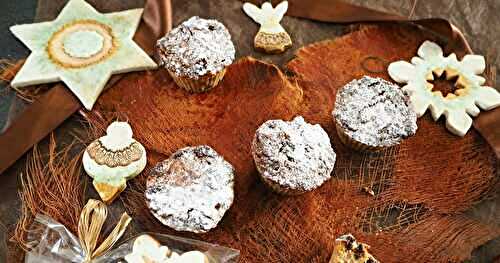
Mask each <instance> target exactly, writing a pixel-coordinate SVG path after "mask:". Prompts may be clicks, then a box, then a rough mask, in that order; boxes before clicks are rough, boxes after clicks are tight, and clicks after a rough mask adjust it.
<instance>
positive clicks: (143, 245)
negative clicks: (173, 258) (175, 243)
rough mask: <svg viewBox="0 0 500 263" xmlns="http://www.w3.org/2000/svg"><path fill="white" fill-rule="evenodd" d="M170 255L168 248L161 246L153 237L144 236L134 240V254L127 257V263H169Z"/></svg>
mask: <svg viewBox="0 0 500 263" xmlns="http://www.w3.org/2000/svg"><path fill="white" fill-rule="evenodd" d="M170 253H171V252H170V249H169V248H168V247H166V246H162V245H160V243H159V242H158V241H156V240H155V239H154V238H152V237H151V236H149V235H142V236H139V237H137V238H136V239H135V240H134V245H133V247H132V253H130V254H128V255H126V256H125V261H127V262H128V263H156V262H158V263H160V262H161V263H163V262H169V261H168V260H169V255H170ZM174 253H175V252H174Z"/></svg>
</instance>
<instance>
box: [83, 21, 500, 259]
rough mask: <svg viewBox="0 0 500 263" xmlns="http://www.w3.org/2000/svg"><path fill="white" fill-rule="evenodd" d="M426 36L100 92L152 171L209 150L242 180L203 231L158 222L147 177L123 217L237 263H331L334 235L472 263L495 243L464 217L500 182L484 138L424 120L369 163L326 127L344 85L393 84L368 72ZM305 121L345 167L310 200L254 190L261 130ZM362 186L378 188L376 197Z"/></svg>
mask: <svg viewBox="0 0 500 263" xmlns="http://www.w3.org/2000/svg"><path fill="white" fill-rule="evenodd" d="M428 38H432V36H430V35H429V34H428V33H427V32H423V31H421V30H420V29H418V28H416V27H413V26H406V25H389V24H386V25H378V26H363V27H362V28H361V29H359V30H357V31H355V32H353V33H350V34H348V35H345V36H343V37H341V38H337V39H334V40H328V41H324V42H320V43H317V44H313V45H310V46H306V47H304V48H302V49H300V50H299V51H298V52H297V57H296V58H295V59H293V60H292V61H290V62H289V63H288V65H287V67H286V69H285V72H287V73H289V74H288V76H287V75H285V74H284V73H282V71H281V70H280V69H278V68H277V67H276V66H273V65H270V64H267V63H264V62H261V61H257V60H254V59H251V58H243V59H240V60H239V61H237V62H235V63H234V64H233V65H232V66H230V67H229V69H228V73H227V74H226V77H225V79H224V81H223V82H222V84H221V85H220V86H219V87H217V88H216V89H214V90H213V91H211V92H209V93H206V94H188V93H187V92H185V91H183V90H182V89H179V88H177V87H176V86H175V84H174V83H173V81H172V79H171V78H170V77H169V76H168V74H166V72H164V71H162V70H159V71H155V72H149V73H147V74H144V73H142V74H141V73H135V74H130V75H129V76H127V77H126V78H124V79H123V80H122V81H121V82H120V83H118V84H117V85H116V86H115V87H114V88H113V89H111V90H109V91H108V92H106V93H105V94H103V96H102V98H101V99H100V100H99V101H98V104H97V105H96V109H97V111H98V112H100V114H101V116H103V117H104V119H105V120H106V121H110V120H111V119H113V118H116V117H118V118H120V119H127V120H128V121H129V122H130V123H131V125H132V127H133V129H134V132H135V137H136V139H137V140H139V141H140V142H141V143H143V144H144V145H145V147H146V148H147V149H148V151H149V160H148V161H149V167H151V166H152V165H154V164H155V163H156V162H157V161H160V160H162V159H164V158H167V157H168V155H170V154H171V153H173V152H174V151H175V150H177V149H178V148H180V147H184V146H187V145H198V144H208V145H211V146H212V147H213V148H214V149H216V150H217V151H218V152H219V153H220V154H222V155H223V156H224V157H225V158H226V159H227V160H228V161H229V162H231V163H232V164H233V165H234V166H235V169H236V173H237V176H236V185H235V195H236V199H235V202H234V204H233V206H232V208H231V209H230V210H229V212H228V213H227V215H226V216H225V217H224V219H223V220H222V222H221V223H220V224H219V226H218V227H217V228H216V229H214V230H213V231H211V232H210V233H207V234H203V235H193V234H188V233H179V232H175V231H172V230H170V229H168V228H167V227H163V226H162V225H161V224H160V223H159V222H158V221H156V219H155V218H154V217H153V216H152V215H151V214H150V213H149V211H148V209H147V207H146V206H145V201H144V197H143V191H144V185H145V179H146V177H147V171H146V172H144V173H143V174H141V175H139V176H138V177H137V179H135V180H132V182H131V185H130V187H129V188H130V189H128V190H127V191H126V192H125V193H124V194H123V201H124V203H125V206H126V208H127V210H128V211H129V212H130V213H131V214H132V215H133V217H134V219H135V220H136V221H137V223H138V224H137V225H138V226H139V227H140V229H142V230H144V231H155V232H164V233H174V234H177V235H183V236H189V237H194V238H198V239H203V240H207V241H211V242H216V243H219V244H222V245H227V246H231V247H233V248H237V249H240V250H241V253H242V262H311V261H313V262H325V261H326V260H327V259H328V257H329V254H330V252H331V249H332V245H333V240H334V238H335V237H337V236H338V235H340V234H344V233H347V232H351V233H353V234H355V235H356V236H358V237H359V238H360V239H361V240H363V241H365V242H367V243H369V244H371V245H372V250H373V252H374V254H375V256H376V257H378V258H379V259H380V260H381V261H382V262H412V261H413V260H418V261H422V260H423V261H429V260H433V261H437V262H439V261H448V260H453V261H456V260H464V259H466V258H467V257H469V256H470V253H471V251H472V249H473V248H475V247H476V246H478V245H480V244H482V243H484V242H486V241H487V240H489V239H491V238H493V237H495V236H496V235H498V234H500V230H499V229H495V228H493V227H489V226H486V225H482V224H481V223H479V222H476V221H474V220H472V219H469V218H467V217H466V216H464V215H462V214H461V212H463V211H464V210H465V209H467V208H469V207H470V206H471V205H472V204H474V203H475V202H477V201H478V200H480V198H481V197H483V196H484V194H485V193H486V192H488V191H489V190H490V189H491V188H492V187H493V185H494V183H495V181H496V173H497V167H496V163H495V158H494V155H493V152H492V151H491V149H490V148H489V146H487V145H486V144H485V142H484V140H483V139H482V138H481V137H480V136H479V135H478V134H477V132H475V131H474V130H471V131H470V132H469V133H468V135H467V136H466V137H465V138H458V137H455V136H453V135H451V134H449V133H448V132H447V131H446V130H445V128H444V125H443V123H442V122H437V123H435V122H433V121H432V120H431V119H430V117H428V116H424V117H423V118H421V119H419V121H418V125H419V130H418V132H417V135H416V136H414V137H412V138H411V139H409V140H407V141H405V142H404V143H403V144H402V145H401V146H400V147H396V148H393V149H390V150H387V151H385V152H382V153H380V154H362V153H356V152H352V151H351V150H349V149H348V148H346V147H344V146H343V145H342V144H341V143H340V141H339V140H338V138H337V135H336V133H335V131H334V125H333V122H332V118H331V110H332V109H333V105H334V98H335V92H336V90H337V89H338V88H340V87H342V86H343V85H344V84H345V83H347V82H349V81H350V80H352V79H353V78H359V77H361V76H363V75H365V74H368V75H372V76H380V77H383V78H386V79H388V76H387V74H386V73H385V72H384V71H382V72H380V73H376V74H375V73H370V72H368V71H366V67H369V68H372V67H373V68H375V69H380V68H382V69H384V68H385V67H386V64H387V62H390V61H393V60H399V59H409V58H411V57H412V56H413V55H414V54H415V53H416V50H417V48H418V46H419V44H420V43H421V42H422V41H423V40H425V39H428ZM373 57H376V58H377V59H375V60H373V59H368V60H369V61H367V58H373ZM363 63H365V67H363V66H362V65H363ZM372 63H375V64H372ZM377 63H379V64H377ZM299 114H300V115H303V116H304V117H305V118H306V120H307V121H309V122H312V123H319V124H321V126H322V127H323V128H325V129H326V130H327V132H328V134H329V135H330V138H331V141H332V144H333V145H334V148H335V151H336V152H337V154H338V158H337V163H336V167H335V172H334V176H333V178H332V180H330V181H329V182H327V183H325V184H324V185H323V186H322V187H320V188H319V189H317V190H315V191H313V192H311V193H307V194H305V195H302V196H298V197H283V196H279V195H276V194H274V193H272V192H271V191H269V190H268V189H266V188H265V187H264V185H263V184H262V183H261V182H260V181H259V179H258V175H257V171H256V169H255V167H254V164H253V161H252V158H251V154H250V142H251V140H252V137H253V134H254V132H255V130H256V129H257V127H258V126H259V125H260V124H261V123H263V122H264V121H266V120H268V119H275V118H281V119H291V118H292V117H293V116H295V115H299ZM92 122H94V124H97V123H98V122H99V121H97V120H95V119H91V123H92ZM363 186H371V187H373V188H374V190H375V192H376V196H375V197H371V196H369V195H367V194H366V193H364V192H363V191H361V189H362V187H363ZM386 213H387V214H386ZM394 213H396V218H395V219H394V220H389V219H388V216H387V215H389V214H391V215H393V214H394ZM378 224H380V225H378Z"/></svg>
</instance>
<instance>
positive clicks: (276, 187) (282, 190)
mask: <svg viewBox="0 0 500 263" xmlns="http://www.w3.org/2000/svg"><path fill="white" fill-rule="evenodd" d="M259 177H260V179H261V180H262V182H264V184H265V185H266V186H267V187H269V189H271V190H273V191H274V192H276V193H278V194H281V195H301V194H304V193H306V192H307V191H306V190H301V189H292V188H289V187H286V186H283V185H280V184H278V183H275V182H273V181H272V180H270V179H268V178H266V177H264V176H262V173H261V172H259Z"/></svg>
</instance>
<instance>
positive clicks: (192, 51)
mask: <svg viewBox="0 0 500 263" xmlns="http://www.w3.org/2000/svg"><path fill="white" fill-rule="evenodd" d="M156 47H157V50H158V56H159V59H160V65H163V66H164V67H165V68H166V69H168V70H169V71H170V72H172V73H174V74H176V75H177V76H183V77H189V78H193V79H197V78H199V77H200V76H203V75H205V74H207V73H212V74H215V73H217V72H219V71H221V70H222V69H224V68H225V67H226V66H228V65H230V64H231V63H232V62H233V60H234V53H235V49H234V45H233V42H232V41H231V35H230V34H229V31H228V30H227V29H226V27H225V26H224V25H223V24H222V23H220V22H218V21H216V20H214V19H203V18H199V17H197V16H194V17H191V18H190V19H188V20H186V21H184V22H183V23H182V24H180V25H179V26H177V27H176V28H174V29H172V30H171V31H170V32H169V33H168V34H167V35H166V36H165V37H163V38H161V39H159V40H158V41H157V43H156Z"/></svg>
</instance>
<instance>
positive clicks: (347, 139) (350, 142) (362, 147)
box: [335, 120, 391, 152]
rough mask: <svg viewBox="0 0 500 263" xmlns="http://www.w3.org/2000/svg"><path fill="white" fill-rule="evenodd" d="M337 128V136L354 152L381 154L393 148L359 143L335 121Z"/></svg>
mask: <svg viewBox="0 0 500 263" xmlns="http://www.w3.org/2000/svg"><path fill="white" fill-rule="evenodd" d="M335 128H336V129H337V135H338V136H339V139H340V141H341V142H342V143H343V144H344V145H346V146H348V147H349V148H351V149H353V150H357V151H362V152H379V151H382V150H384V149H387V148H389V147H391V146H371V145H367V144H364V143H361V142H358V141H356V140H354V139H352V138H351V136H349V134H347V133H346V132H345V129H344V128H342V126H341V125H340V124H339V123H338V122H337V121H336V120H335Z"/></svg>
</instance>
